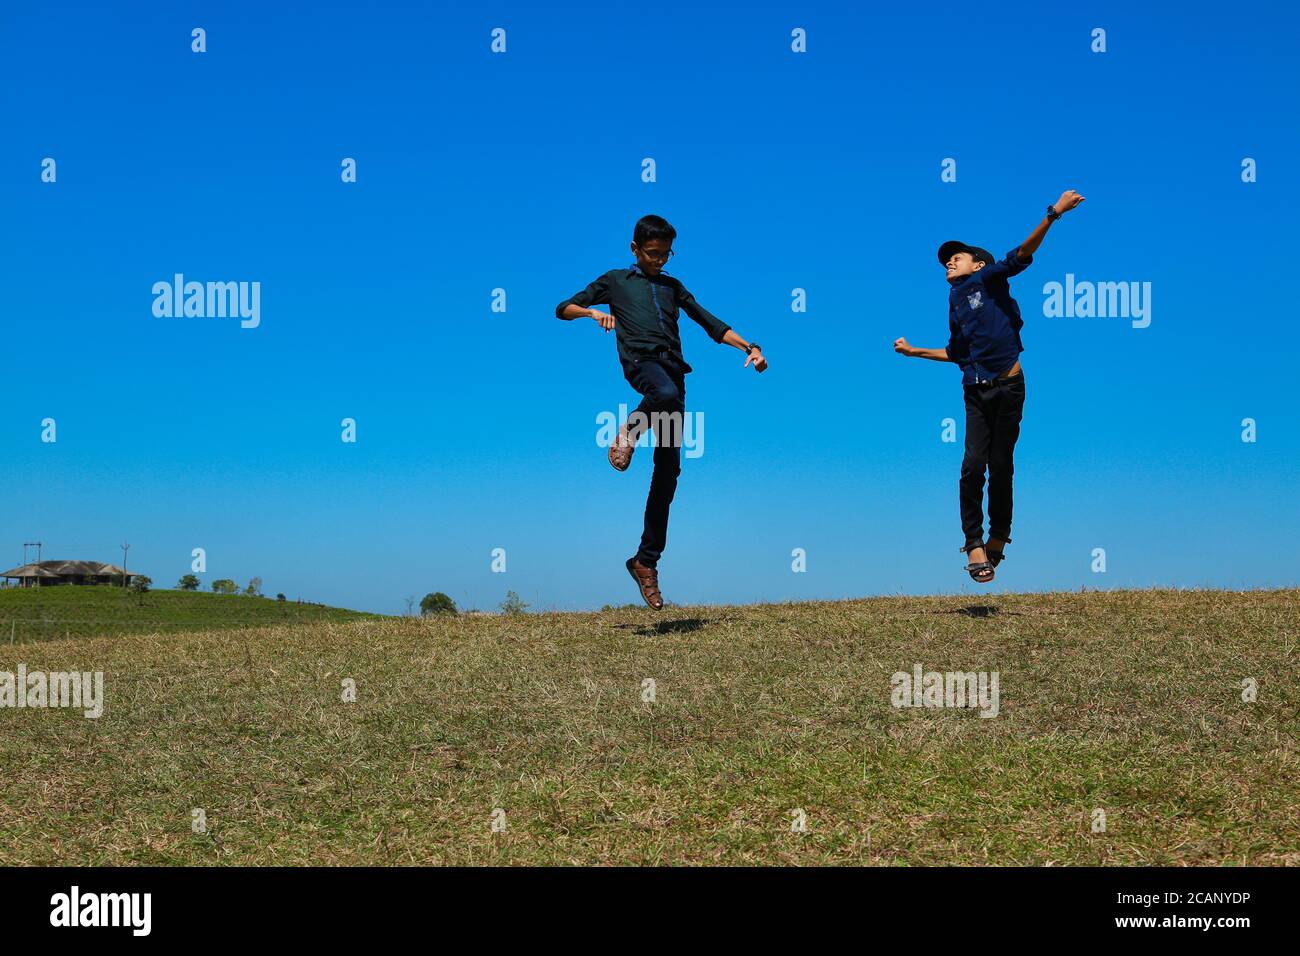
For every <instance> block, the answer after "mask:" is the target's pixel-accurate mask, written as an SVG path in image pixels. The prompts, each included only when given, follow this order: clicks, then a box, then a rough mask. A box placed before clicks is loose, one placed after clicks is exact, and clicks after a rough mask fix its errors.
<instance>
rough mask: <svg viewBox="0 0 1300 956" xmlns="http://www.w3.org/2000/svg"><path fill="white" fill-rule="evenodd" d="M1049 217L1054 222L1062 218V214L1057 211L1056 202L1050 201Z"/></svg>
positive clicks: (1048, 206) (1048, 205)
mask: <svg viewBox="0 0 1300 956" xmlns="http://www.w3.org/2000/svg"><path fill="white" fill-rule="evenodd" d="M1047 218H1048V219H1049V220H1051V221H1052V222H1056V220H1058V219H1060V218H1061V214H1060V213H1059V212H1057V211H1056V203H1050V202H1049V203H1048V204H1047Z"/></svg>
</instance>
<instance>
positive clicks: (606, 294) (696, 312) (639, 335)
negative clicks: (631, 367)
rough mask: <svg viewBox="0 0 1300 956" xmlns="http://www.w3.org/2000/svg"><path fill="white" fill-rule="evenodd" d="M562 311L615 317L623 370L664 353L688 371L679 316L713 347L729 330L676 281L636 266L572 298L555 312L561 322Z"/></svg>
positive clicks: (607, 275)
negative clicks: (597, 310)
mask: <svg viewBox="0 0 1300 956" xmlns="http://www.w3.org/2000/svg"><path fill="white" fill-rule="evenodd" d="M566 305H576V306H581V307H582V308H584V309H586V308H590V307H591V306H593V305H608V306H609V311H610V314H611V315H613V316H614V334H615V336H616V338H617V340H618V355H619V358H620V359H622V361H623V363H624V365H625V366H626V365H628V364H629V363H632V362H635V361H636V360H637V359H640V358H646V357H648V356H651V355H658V354H660V353H662V352H668V353H669V354H670V355H672V356H673V358H674V359H676V360H677V361H679V362H680V363H681V364H682V366H683V368H684V370H685V371H687V372H689V371H690V370H691V367H690V366H689V365H687V364H686V359H685V358H683V357H682V340H681V336H680V335H679V334H678V332H677V317H678V315H679V314H680V313H681V312H685V313H686V314H687V315H688V316H690V317H691V318H692V319H694V320H695V321H696V322H697V323H699V325H700V327H701V328H703V329H704V331H705V332H707V333H708V334H709V338H711V339H713V341H715V342H721V341H722V337H723V336H724V335H726V334H727V330H728V329H730V328H731V326H729V325H727V324H726V323H725V322H723V321H722V320H721V319H719V318H718V317H717V316H716V315H714V314H713V313H712V312H710V311H709V310H708V309H706V308H704V306H702V305H700V304H699V303H698V302H696V301H695V296H693V295H691V294H690V293H689V292H688V291H686V287H685V286H684V285H682V284H681V282H679V281H678V280H677V279H675V278H673V277H672V276H670V275H668V274H667V273H664V272H661V273H659V275H657V276H648V275H646V274H645V273H644V272H642V271H641V270H640V269H639V268H637V266H636V265H635V264H633V265H632V266H631V267H630V268H626V269H611V270H609V272H606V273H605V274H604V275H603V276H601V277H600V278H598V279H596V281H594V282H592V283H591V284H590V285H589V286H587V288H585V289H583V290H582V291H581V292H579V293H578V294H577V295H575V296H573V297H572V298H569V299H565V300H564V301H563V302H561V303H560V304H559V305H557V306H556V307H555V315H556V317H560V316H561V313H563V312H564V307H565V306H566Z"/></svg>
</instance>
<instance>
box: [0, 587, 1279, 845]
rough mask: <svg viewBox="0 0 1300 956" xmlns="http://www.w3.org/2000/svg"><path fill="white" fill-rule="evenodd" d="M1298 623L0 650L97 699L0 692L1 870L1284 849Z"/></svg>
mask: <svg viewBox="0 0 1300 956" xmlns="http://www.w3.org/2000/svg"><path fill="white" fill-rule="evenodd" d="M221 600H226V599H224V598H223V599H221ZM272 603H273V602H272ZM1298 642H1300V592H1297V591H1256V592H1245V593H1232V592H1217V591H1114V592H1090V593H1083V594H1077V593H1070V594H1047V595H1041V594H1040V595H1002V596H994V597H980V598H972V597H962V598H927V599H912V598H888V599H878V600H868V601H852V602H838V603H809V604H789V605H765V606H750V607H686V608H676V607H672V608H669V609H667V610H665V611H664V612H663V613H661V614H659V615H655V614H653V613H652V612H650V611H648V610H626V609H623V610H614V611H608V612H600V613H591V614H545V615H525V616H512V617H506V616H496V615H491V616H473V617H461V618H450V619H436V620H415V619H396V618H387V619H373V620H354V621H337V620H334V621H313V622H297V623H290V624H283V625H280V624H277V625H275V626H269V627H262V628H247V629H213V630H208V631H203V632H192V633H189V632H174V633H150V634H134V635H125V636H122V635H119V636H112V637H94V638H78V639H73V640H49V641H43V642H40V643H31V644H27V645H15V646H13V647H6V646H4V645H3V644H0V670H15V669H16V666H17V664H18V663H20V662H21V663H24V664H25V665H26V667H27V668H28V669H29V670H36V669H44V670H47V671H55V670H71V669H78V670H102V671H103V672H104V684H105V696H106V699H107V703H106V709H105V712H104V714H103V716H102V717H100V718H99V719H98V720H91V719H86V718H84V717H83V716H81V714H80V712H73V711H70V710H32V709H24V710H17V709H8V708H5V709H0V768H3V769H0V864H38V863H39V864H56V863H76V864H132V863H149V864H171V863H185V864H306V863H319V864H413V863H455V864H557V863H559V864H564V863H595V864H600V863H618V864H631V863H659V864H687V863H689V864H712V863H728V864H786V863H797V864H946V863H964V864H986V863H990V864H992V863H996V864H1011V863H1022V864H1056V865H1063V864H1296V863H1300V805H1298V804H1300V796H1298V794H1300V789H1298V788H1297V781H1298V780H1300V761H1298V760H1297V746H1298V745H1297V735H1298V732H1300V687H1298V681H1297V678H1298V677H1300V671H1298V669H1297V662H1298V658H1297V643H1298ZM916 664H920V665H922V667H923V668H924V669H926V670H931V669H933V670H939V671H948V670H963V671H990V672H991V671H997V672H998V674H999V695H1000V702H999V709H998V715H997V716H996V717H993V718H990V719H983V718H981V717H979V716H978V715H977V714H976V713H975V712H972V711H969V710H956V709H947V708H945V709H910V708H895V707H893V706H891V684H890V678H891V674H893V673H894V672H896V671H904V672H909V671H911V670H912V668H913V667H914V665H916ZM647 678H649V679H653V681H654V682H655V685H654V690H655V694H654V697H655V699H654V702H653V703H650V702H646V701H645V700H643V696H644V695H645V693H646V691H645V688H647V687H648V685H647V684H645V683H644V681H645V680H646V679H647ZM1248 678H1249V679H1253V681H1254V682H1255V683H1256V685H1257V688H1258V698H1257V700H1255V701H1253V702H1245V701H1243V699H1242V696H1243V684H1242V682H1243V681H1244V680H1246V679H1248ZM345 679H351V680H353V681H355V684H356V698H357V699H356V701H355V702H354V703H347V702H344V701H343V700H342V699H341V698H342V693H341V690H342V686H343V681H344V680H345ZM195 809H201V810H202V811H203V812H204V814H205V820H206V831H205V832H202V833H195V832H193V829H192V825H191V824H192V820H193V815H192V814H193V811H194V810H195ZM496 810H500V811H502V812H503V813H498V814H496V815H495V817H494V811H496ZM800 810H801V811H802V812H803V814H804V817H805V818H806V831H805V832H794V831H793V830H792V824H793V822H794V821H795V820H796V819H797V817H798V814H797V813H796V812H795V811H800ZM1097 810H1102V811H1104V812H1105V817H1106V828H1105V830H1104V832H1094V830H1093V821H1094V819H1096V816H1095V811H1097ZM494 819H496V820H497V821H500V822H504V825H505V829H504V831H502V832H494V831H493V829H492V822H493V820H494Z"/></svg>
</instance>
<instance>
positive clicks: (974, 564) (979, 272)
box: [894, 189, 1084, 584]
mask: <svg viewBox="0 0 1300 956" xmlns="http://www.w3.org/2000/svg"><path fill="white" fill-rule="evenodd" d="M1083 199H1084V197H1083V196H1080V195H1079V194H1078V193H1077V192H1075V191H1074V190H1073V189H1069V190H1066V191H1065V192H1064V193H1062V194H1061V198H1060V199H1058V200H1057V201H1056V202H1055V203H1053V204H1052V205H1050V206H1048V207H1047V215H1046V216H1044V217H1043V220H1042V222H1040V223H1039V224H1038V226H1037V227H1036V228H1035V229H1034V231H1033V232H1031V233H1030V234H1029V238H1028V239H1026V240H1025V241H1024V242H1022V243H1021V244H1020V245H1019V246H1017V247H1016V248H1014V249H1012V250H1011V251H1010V252H1008V253H1007V255H1006V257H1005V258H1003V259H1000V260H998V259H995V258H994V257H993V256H992V255H990V254H989V253H988V252H986V251H985V250H983V249H981V248H979V247H978V246H968V245H966V244H965V243H964V242H957V241H956V240H953V241H950V242H945V243H944V244H943V245H942V246H940V247H939V263H940V265H942V266H943V267H944V270H945V271H946V273H947V277H948V285H949V291H948V332H949V336H948V346H947V348H942V349H923V348H916V347H915V346H913V345H909V344H908V341H907V339H904V338H899V339H896V340H895V341H894V351H895V352H898V353H899V354H900V355H906V356H909V357H911V358H925V359H931V360H933V361H936V362H955V363H956V364H957V365H958V366H960V368H961V372H962V387H963V391H964V392H965V398H966V454H965V457H964V458H963V459H962V463H961V482H960V499H961V524H962V532H963V533H964V534H965V536H966V543H965V544H964V545H963V546H962V547H961V548H960V549H959V550H961V551H963V552H964V553H965V554H966V556H967V561H968V563H967V565H966V568H965V570H966V572H967V573H968V574H970V576H971V578H972V580H974V581H975V582H977V583H979V584H988V583H989V582H990V581H992V580H993V575H994V568H996V567H997V566H998V565H999V564H1001V563H1002V559H1003V557H1004V554H1003V552H1004V550H1005V548H1006V546H1007V545H1008V544H1010V543H1011V477H1012V474H1013V473H1014V463H1013V461H1012V456H1013V454H1014V452H1015V449H1016V439H1018V438H1019V437H1020V418H1021V415H1022V413H1023V411H1024V405H1025V376H1024V372H1023V371H1022V370H1021V368H1020V353H1021V352H1023V351H1024V347H1023V346H1022V345H1021V343H1020V330H1021V328H1022V327H1023V326H1024V324H1025V323H1024V322H1023V321H1022V320H1021V318H1020V307H1019V306H1018V305H1017V304H1016V300H1015V299H1013V298H1012V297H1011V287H1010V285H1009V284H1008V282H1007V280H1008V279H1010V278H1011V277H1012V276H1014V275H1018V274H1020V273H1021V272H1023V271H1024V269H1025V267H1026V266H1028V265H1029V264H1030V263H1031V262H1033V261H1034V253H1035V252H1037V251H1038V247H1039V245H1040V244H1041V243H1042V241H1043V237H1044V236H1046V235H1047V230H1048V229H1050V228H1051V226H1052V223H1053V222H1055V221H1056V220H1057V219H1060V218H1061V216H1063V215H1064V214H1065V213H1067V212H1069V211H1070V210H1071V209H1073V208H1074V207H1076V206H1077V205H1079V203H1081V202H1083ZM985 469H987V470H988V480H989V538H988V543H987V544H986V543H985V541H984V510H983V503H984V472H985Z"/></svg>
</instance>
